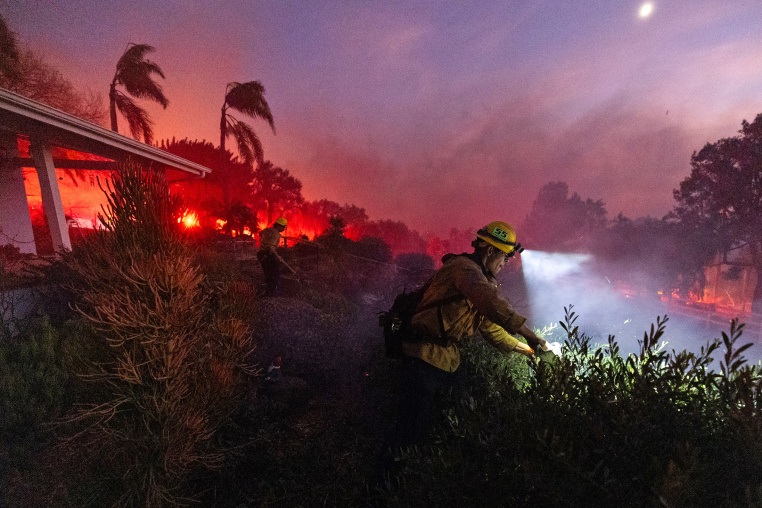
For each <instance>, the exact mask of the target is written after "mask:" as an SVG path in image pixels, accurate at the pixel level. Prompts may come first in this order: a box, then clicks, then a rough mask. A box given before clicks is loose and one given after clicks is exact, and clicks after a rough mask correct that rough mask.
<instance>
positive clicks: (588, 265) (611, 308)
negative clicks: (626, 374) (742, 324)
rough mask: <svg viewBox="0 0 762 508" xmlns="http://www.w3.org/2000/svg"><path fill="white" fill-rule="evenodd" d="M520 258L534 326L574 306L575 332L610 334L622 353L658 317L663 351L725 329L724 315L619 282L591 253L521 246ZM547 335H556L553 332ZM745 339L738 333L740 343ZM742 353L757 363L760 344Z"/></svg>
mask: <svg viewBox="0 0 762 508" xmlns="http://www.w3.org/2000/svg"><path fill="white" fill-rule="evenodd" d="M521 263H522V269H523V275H524V282H525V285H526V288H527V293H528V303H529V315H530V321H529V322H530V324H531V325H532V326H533V327H535V328H542V327H543V326H546V325H550V324H553V323H558V322H559V321H563V319H564V307H567V308H568V307H569V305H573V306H574V307H573V311H574V312H575V313H576V314H577V315H578V316H579V317H578V319H577V321H576V323H575V325H578V326H579V329H580V331H581V332H582V333H585V334H586V335H588V336H590V337H592V338H593V341H592V342H593V343H597V344H600V345H602V344H606V343H607V339H608V335H609V334H611V335H614V336H615V337H616V340H617V343H618V344H619V346H620V349H621V354H623V355H627V354H629V353H636V352H637V351H638V350H639V345H638V341H639V340H641V341H642V340H643V334H644V332H647V331H649V330H650V328H651V325H652V324H654V325H655V323H656V319H657V317H658V316H664V315H667V316H668V317H669V321H668V322H667V325H666V332H665V334H664V335H663V336H662V339H661V341H662V342H664V341H666V343H667V344H666V348H665V349H666V351H672V350H675V351H682V350H687V351H692V352H695V353H697V352H699V351H700V349H701V346H704V345H706V344H707V342H708V341H710V340H712V339H714V338H719V337H720V336H721V334H722V332H726V333H727V332H728V330H729V329H730V324H729V322H727V320H723V319H721V318H717V317H713V316H711V315H709V314H708V313H700V312H691V311H690V307H686V306H685V305H684V304H678V303H674V302H670V301H669V300H668V299H667V298H666V297H664V299H663V298H662V296H661V295H659V294H658V293H657V292H656V291H655V290H654V291H652V292H650V293H649V292H647V291H643V290H635V289H633V288H631V287H628V286H626V285H624V284H622V283H620V282H618V281H620V280H623V279H625V277H623V275H624V274H623V272H622V271H621V270H620V271H619V272H617V271H615V270H612V271H609V272H608V273H601V272H600V270H599V269H598V268H597V266H596V263H595V258H594V257H593V256H592V255H590V254H565V253H554V252H540V251H529V250H525V251H524V252H523V253H522V254H521ZM647 277H648V275H646V274H643V273H639V274H638V278H639V280H641V281H642V282H643V283H642V284H641V286H642V287H649V286H651V287H655V286H654V285H651V284H648V281H647V280H646V279H647ZM560 333H563V330H560ZM562 339H563V337H561V340H562ZM744 339H745V340H744ZM552 340H559V337H558V336H557V335H556V336H554V337H553V338H552ZM750 340H751V339H750V338H748V337H742V339H741V344H744V343H746V342H749V341H750ZM739 345H740V344H739ZM722 355H724V348H720V350H718V351H717V352H715V353H714V359H715V361H714V363H713V364H712V367H713V368H715V369H718V368H719V361H720V359H721V357H722ZM744 356H746V358H747V359H748V360H749V362H750V363H757V362H759V361H760V360H762V348H760V347H759V346H756V345H755V346H753V347H751V348H750V349H748V350H747V351H746V352H745V355H744Z"/></svg>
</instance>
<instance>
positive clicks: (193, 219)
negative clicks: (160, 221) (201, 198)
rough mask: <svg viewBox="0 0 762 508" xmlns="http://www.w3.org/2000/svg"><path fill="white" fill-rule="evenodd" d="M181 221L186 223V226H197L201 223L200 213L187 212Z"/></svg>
mask: <svg viewBox="0 0 762 508" xmlns="http://www.w3.org/2000/svg"><path fill="white" fill-rule="evenodd" d="M180 221H181V222H182V223H183V224H184V225H185V227H186V228H195V227H196V226H198V225H199V220H198V215H197V214H196V212H186V213H185V215H184V216H183V217H182V219H180Z"/></svg>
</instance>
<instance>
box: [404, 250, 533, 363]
mask: <svg viewBox="0 0 762 508" xmlns="http://www.w3.org/2000/svg"><path fill="white" fill-rule="evenodd" d="M458 297H460V298H458ZM437 302H442V303H441V304H437ZM525 321H526V318H524V317H522V316H520V315H519V314H517V313H516V311H514V310H513V307H512V306H511V304H510V302H509V301H508V300H507V299H506V298H505V297H504V296H503V295H502V293H501V292H500V291H499V290H498V288H497V282H496V280H495V278H494V277H493V276H492V274H491V273H489V272H487V270H486V269H484V268H483V267H482V265H481V263H479V262H478V261H477V260H476V259H475V258H473V257H472V256H471V255H459V256H452V257H447V256H446V257H445V263H444V265H443V266H442V268H440V269H439V270H438V271H437V272H436V273H435V274H434V275H433V277H432V279H431V281H430V285H429V287H428V288H427V289H426V291H425V293H424V295H423V299H422V300H421V303H420V304H419V305H418V312H417V313H416V314H415V315H414V316H413V319H412V324H413V327H414V329H415V330H416V331H418V332H419V336H420V340H419V341H415V342H405V343H403V346H402V347H403V351H404V352H405V354H406V355H408V356H412V357H414V358H420V359H421V360H423V361H425V362H427V363H429V364H431V365H433V366H435V367H437V368H440V369H442V370H444V371H447V372H454V371H455V369H457V368H458V365H460V350H459V349H458V346H457V344H458V342H460V341H461V340H462V339H464V338H466V337H469V336H471V335H473V334H474V333H476V332H477V331H479V332H480V333H481V335H482V337H484V339H485V340H486V341H487V342H489V343H490V344H492V345H493V346H494V347H496V348H497V349H498V350H500V351H502V352H503V353H508V352H511V351H513V349H514V348H515V347H516V344H517V343H518V339H516V338H515V337H513V336H512V335H511V334H515V333H516V332H517V331H518V330H519V328H521V325H523V324H524V322H525Z"/></svg>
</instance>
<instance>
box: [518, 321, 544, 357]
mask: <svg viewBox="0 0 762 508" xmlns="http://www.w3.org/2000/svg"><path fill="white" fill-rule="evenodd" d="M519 335H521V336H522V337H524V338H525V339H526V340H527V342H528V343H529V346H530V347H532V348H534V349H542V350H543V351H545V350H546V349H547V346H546V345H545V339H543V338H542V337H539V336H538V335H537V334H536V333H534V332H533V331H532V329H531V328H529V327H528V326H527V325H526V323H524V324H523V325H521V328H519Z"/></svg>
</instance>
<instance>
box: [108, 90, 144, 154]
mask: <svg viewBox="0 0 762 508" xmlns="http://www.w3.org/2000/svg"><path fill="white" fill-rule="evenodd" d="M116 108H117V109H118V110H119V112H120V113H122V116H124V118H126V119H127V123H128V124H129V126H130V132H131V133H132V136H133V137H134V138H136V139H140V137H141V136H142V137H143V139H144V140H145V142H146V143H148V144H150V143H151V142H152V141H153V128H152V125H153V122H152V121H151V119H150V118H149V117H148V113H146V111H145V110H144V109H143V108H141V107H140V106H138V105H137V104H135V103H134V102H133V101H132V100H131V99H130V98H129V97H127V96H126V95H124V94H123V93H121V92H119V91H117V93H116Z"/></svg>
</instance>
